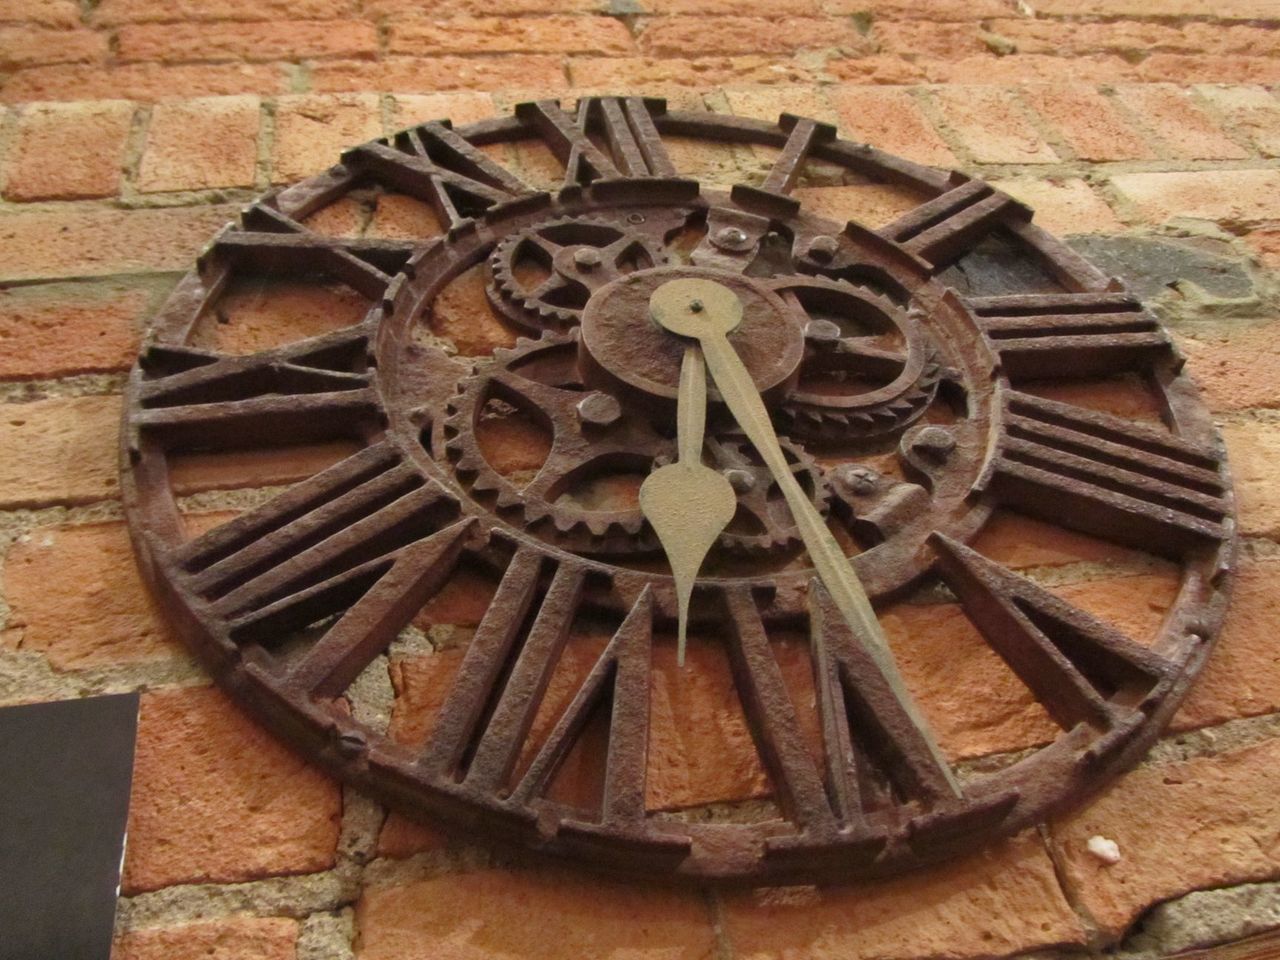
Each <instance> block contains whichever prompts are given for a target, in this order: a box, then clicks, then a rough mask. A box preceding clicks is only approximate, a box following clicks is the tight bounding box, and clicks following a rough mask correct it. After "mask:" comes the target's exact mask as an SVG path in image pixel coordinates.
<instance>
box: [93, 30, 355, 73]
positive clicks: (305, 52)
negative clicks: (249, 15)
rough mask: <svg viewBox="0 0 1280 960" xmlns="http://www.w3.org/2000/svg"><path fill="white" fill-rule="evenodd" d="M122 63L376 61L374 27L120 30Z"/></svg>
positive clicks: (119, 51)
mask: <svg viewBox="0 0 1280 960" xmlns="http://www.w3.org/2000/svg"><path fill="white" fill-rule="evenodd" d="M117 36H118V37H119V46H118V50H117V54H118V56H119V58H120V59H121V60H122V61H125V62H127V61H130V60H160V61H165V62H170V63H186V62H192V61H202V60H248V61H269V60H296V59H299V58H302V57H359V56H372V55H373V54H374V53H376V52H377V49H378V34H377V30H376V29H375V27H374V25H373V24H371V23H368V22H366V21H363V20H321V21H308V20H285V21H282V22H272V23H263V24H255V25H254V26H253V28H251V29H246V28H245V27H244V26H243V25H242V24H238V23H210V24H203V23H164V24H151V23H148V24H138V25H136V26H126V27H121V28H120V31H119V33H118V35H117Z"/></svg>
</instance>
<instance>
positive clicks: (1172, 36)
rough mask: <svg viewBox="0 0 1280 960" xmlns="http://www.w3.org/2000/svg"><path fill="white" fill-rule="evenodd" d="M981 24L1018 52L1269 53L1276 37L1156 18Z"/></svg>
mask: <svg viewBox="0 0 1280 960" xmlns="http://www.w3.org/2000/svg"><path fill="white" fill-rule="evenodd" d="M987 28H988V29H989V30H990V31H991V32H992V33H994V34H996V35H998V36H1000V37H1003V38H1005V39H1007V40H1009V41H1011V42H1013V43H1014V44H1016V45H1017V49H1018V52H1019V53H1047V54H1055V55H1058V56H1073V55H1078V54H1083V53H1119V54H1124V55H1126V56H1147V55H1149V54H1152V53H1187V54H1196V55H1200V54H1211V55H1232V56H1255V57H1256V56H1263V57H1267V56H1274V55H1275V54H1276V53H1277V52H1280V38H1277V37H1276V34H1275V31H1274V30H1268V29H1266V28H1263V27H1252V26H1225V25H1220V24H1208V23H1185V24H1176V25H1170V24H1156V23H1141V22H1134V21H1123V20H1122V21H1119V22H1111V23H1080V22H1078V21H1075V22H1069V23H1063V22H1059V21H1053V20H1027V19H1023V20H991V21H988V22H987Z"/></svg>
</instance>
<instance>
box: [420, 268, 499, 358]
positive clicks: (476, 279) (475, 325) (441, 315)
mask: <svg viewBox="0 0 1280 960" xmlns="http://www.w3.org/2000/svg"><path fill="white" fill-rule="evenodd" d="M485 282H486V281H485V274H484V271H483V269H481V268H480V267H472V268H471V269H470V270H467V271H466V272H465V273H463V274H461V275H460V276H458V277H457V279H455V280H454V281H453V282H452V283H450V284H449V285H448V286H447V287H445V288H444V290H442V291H441V292H440V296H438V297H437V298H436V300H435V303H434V304H432V307H431V331H432V332H433V333H435V334H437V335H439V336H441V337H446V338H447V339H449V340H452V341H453V343H454V344H455V345H456V346H457V348H458V352H459V353H460V354H462V356H464V357H483V356H487V355H488V354H490V353H492V352H493V351H494V350H496V349H498V348H499V347H513V346H515V342H516V335H515V333H514V332H513V331H512V329H511V328H510V327H509V326H507V325H506V324H503V323H501V322H499V321H498V320H497V319H495V318H494V317H493V314H492V312H491V311H489V310H483V309H482V310H480V311H479V312H478V313H477V311H476V306H477V305H479V304H482V303H484V296H485V293H484V287H485Z"/></svg>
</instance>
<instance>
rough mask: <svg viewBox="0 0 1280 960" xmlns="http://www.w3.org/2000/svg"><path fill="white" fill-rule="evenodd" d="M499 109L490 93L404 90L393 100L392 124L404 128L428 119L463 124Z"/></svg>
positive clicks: (481, 118)
mask: <svg viewBox="0 0 1280 960" xmlns="http://www.w3.org/2000/svg"><path fill="white" fill-rule="evenodd" d="M496 112H497V108H496V107H495V106H494V103H493V97H491V96H489V95H488V94H487V93H437V94H430V95H426V96H421V95H416V94H401V95H400V96H397V97H395V98H393V99H392V102H391V128H392V129H393V130H402V129H404V128H405V127H412V126H415V125H417V124H419V123H426V122H427V121H428V120H444V119H448V120H452V121H453V125H454V126H455V127H460V126H463V125H465V124H468V123H474V122H475V121H477V120H484V119H485V118H486V117H492V116H493V115H494V114H495V113H496Z"/></svg>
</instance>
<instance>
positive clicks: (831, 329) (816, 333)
mask: <svg viewBox="0 0 1280 960" xmlns="http://www.w3.org/2000/svg"><path fill="white" fill-rule="evenodd" d="M804 335H805V338H806V339H808V340H814V341H816V342H818V343H833V342H834V341H836V340H839V339H840V325H839V324H837V323H835V322H834V321H831V320H810V321H809V322H808V323H806V324H805V325H804Z"/></svg>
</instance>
